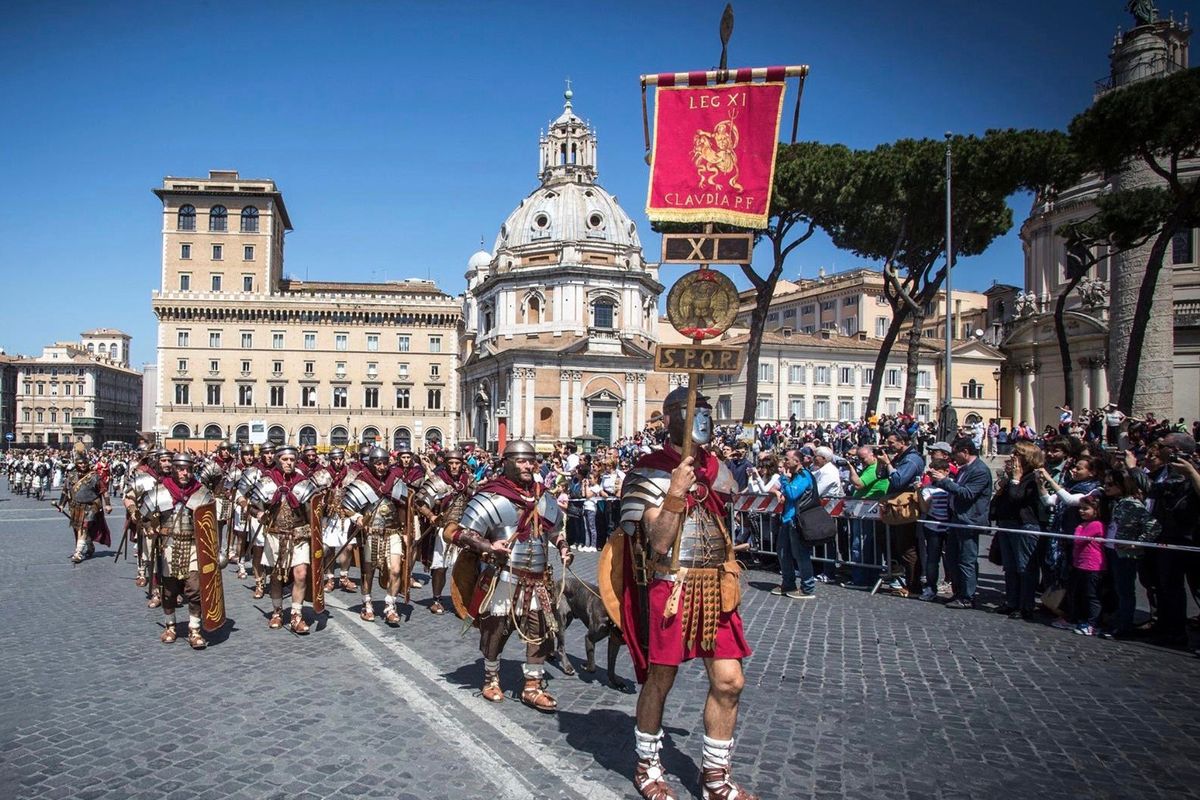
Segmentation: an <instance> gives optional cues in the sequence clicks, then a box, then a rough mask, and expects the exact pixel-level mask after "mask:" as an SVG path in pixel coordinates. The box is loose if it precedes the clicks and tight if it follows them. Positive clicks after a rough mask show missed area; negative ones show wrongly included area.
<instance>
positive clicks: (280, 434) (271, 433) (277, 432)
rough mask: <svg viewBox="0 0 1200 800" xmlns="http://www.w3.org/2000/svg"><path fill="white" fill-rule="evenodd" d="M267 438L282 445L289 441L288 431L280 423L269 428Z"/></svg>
mask: <svg viewBox="0 0 1200 800" xmlns="http://www.w3.org/2000/svg"><path fill="white" fill-rule="evenodd" d="M267 439H268V441H270V442H271V444H273V445H276V446H278V445H281V444H283V443H284V442H285V441H287V431H285V430H284V429H283V428H282V427H281V426H279V425H272V426H271V427H270V428H267Z"/></svg>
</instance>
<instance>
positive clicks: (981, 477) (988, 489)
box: [935, 458, 992, 533]
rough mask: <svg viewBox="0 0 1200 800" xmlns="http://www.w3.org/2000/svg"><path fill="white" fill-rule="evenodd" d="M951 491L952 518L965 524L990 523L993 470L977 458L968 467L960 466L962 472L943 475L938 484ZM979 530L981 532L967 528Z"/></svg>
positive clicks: (959, 470) (951, 519) (939, 486)
mask: <svg viewBox="0 0 1200 800" xmlns="http://www.w3.org/2000/svg"><path fill="white" fill-rule="evenodd" d="M935 485H936V486H937V487H938V488H939V489H945V490H946V491H947V492H949V493H950V521H951V522H959V523H962V524H963V525H987V524H988V506H989V505H990V503H991V500H992V471H991V469H989V468H988V465H987V464H985V463H983V459H982V458H977V459H975V460H974V461H972V462H971V463H970V464H968V465H967V466H965V467H959V468H958V475H957V476H955V477H953V478H949V477H947V478H942V479H941V480H940V481H938V482H937V483H936V484H935ZM964 532H965V533H978V531H964Z"/></svg>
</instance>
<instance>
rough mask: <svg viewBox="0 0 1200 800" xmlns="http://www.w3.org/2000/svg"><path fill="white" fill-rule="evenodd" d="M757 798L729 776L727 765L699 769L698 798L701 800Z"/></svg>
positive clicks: (749, 799)
mask: <svg viewBox="0 0 1200 800" xmlns="http://www.w3.org/2000/svg"><path fill="white" fill-rule="evenodd" d="M730 797H736V798H737V800H758V795H756V794H751V793H750V791H748V790H747V789H745V788H744V787H743V786H741V785H740V784H738V783H735V782H734V780H733V778H732V777H730V774H729V767H713V768H711V769H702V770H700V799H701V800H728V798H730Z"/></svg>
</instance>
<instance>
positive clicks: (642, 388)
mask: <svg viewBox="0 0 1200 800" xmlns="http://www.w3.org/2000/svg"><path fill="white" fill-rule="evenodd" d="M637 379H638V383H637V429H636V430H638V431H640V430H641V429H642V428H644V427H646V373H644V372H639V373H638V376H637ZM635 432H636V431H635Z"/></svg>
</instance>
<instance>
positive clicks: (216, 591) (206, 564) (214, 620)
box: [192, 503, 225, 633]
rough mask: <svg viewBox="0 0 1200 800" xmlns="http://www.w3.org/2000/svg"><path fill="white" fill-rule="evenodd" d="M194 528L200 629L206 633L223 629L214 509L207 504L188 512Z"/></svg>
mask: <svg viewBox="0 0 1200 800" xmlns="http://www.w3.org/2000/svg"><path fill="white" fill-rule="evenodd" d="M192 516H193V520H194V521H195V527H196V567H197V568H198V571H199V576H200V626H201V627H202V628H204V630H206V631H208V632H209V633H211V632H213V631H216V630H220V629H221V628H222V627H223V626H224V625H225V587H224V586H223V585H222V583H221V567H220V563H219V561H218V554H219V553H220V550H221V542H220V539H219V532H218V528H217V505H216V503H208V504H206V505H202V506H200V507H199V508H197V509H196V510H195V511H194V512H192Z"/></svg>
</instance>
